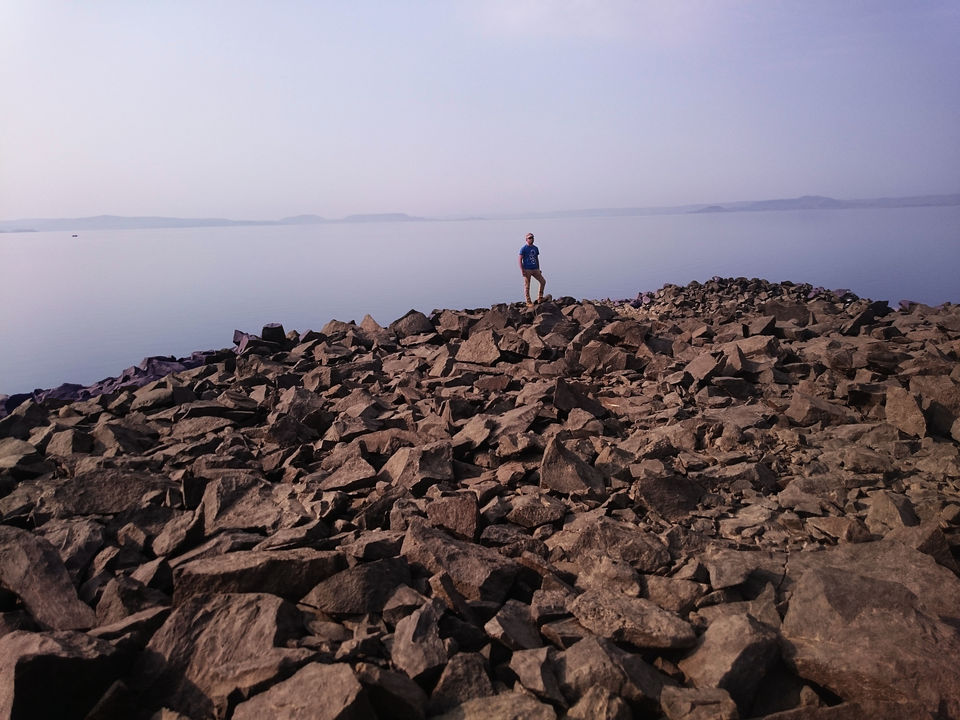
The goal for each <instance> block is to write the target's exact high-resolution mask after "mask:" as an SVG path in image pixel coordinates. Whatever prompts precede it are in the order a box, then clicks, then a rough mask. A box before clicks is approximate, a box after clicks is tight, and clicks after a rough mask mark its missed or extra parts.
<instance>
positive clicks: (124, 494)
mask: <svg viewBox="0 0 960 720" xmlns="http://www.w3.org/2000/svg"><path fill="white" fill-rule="evenodd" d="M177 487H178V486H177V483H175V482H173V481H172V480H170V479H169V478H166V477H163V476H160V475H151V474H150V473H144V472H130V471H128V470H93V471H90V472H85V473H81V474H80V475H77V476H76V477H75V478H73V479H71V480H67V481H66V482H64V483H63V484H62V485H59V486H58V487H57V488H56V490H54V492H53V498H52V500H51V506H52V509H53V512H54V514H55V515H57V516H61V517H63V516H73V515H115V514H117V513H121V512H124V511H127V510H139V509H140V507H141V505H142V502H141V501H142V498H143V496H144V495H146V494H147V493H151V492H158V491H159V492H164V491H166V490H171V489H176V488H177Z"/></svg>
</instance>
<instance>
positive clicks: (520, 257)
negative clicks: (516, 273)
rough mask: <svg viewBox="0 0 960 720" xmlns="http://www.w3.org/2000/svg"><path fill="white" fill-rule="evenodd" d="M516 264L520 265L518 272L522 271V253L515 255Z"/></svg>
mask: <svg viewBox="0 0 960 720" xmlns="http://www.w3.org/2000/svg"><path fill="white" fill-rule="evenodd" d="M517 265H519V266H520V272H523V254H522V253H521V254H520V255H517Z"/></svg>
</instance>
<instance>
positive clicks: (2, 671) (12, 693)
mask: <svg viewBox="0 0 960 720" xmlns="http://www.w3.org/2000/svg"><path fill="white" fill-rule="evenodd" d="M125 665H126V658H124V657H123V655H122V653H120V652H119V651H118V649H117V647H116V646H115V645H114V644H112V643H109V642H107V641H105V640H98V639H96V638H92V637H90V636H89V635H86V634H84V633H80V632H71V631H59V632H43V633H32V632H24V631H22V630H17V631H15V632H12V633H9V634H7V635H4V636H3V637H2V638H0V717H2V718H4V719H5V720H6V719H9V720H32V719H33V718H45V719H46V718H49V719H50V720H69V719H70V718H82V717H84V716H86V714H87V712H88V711H89V710H90V709H91V708H92V707H93V706H94V704H95V703H96V702H97V700H98V699H99V698H100V696H101V695H102V694H103V693H104V691H105V690H106V689H107V688H108V687H109V686H110V684H111V683H112V682H113V681H114V680H116V679H117V678H118V677H119V676H120V674H121V673H122V672H123V671H124V669H125Z"/></svg>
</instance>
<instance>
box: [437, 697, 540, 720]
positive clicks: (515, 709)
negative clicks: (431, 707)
mask: <svg viewBox="0 0 960 720" xmlns="http://www.w3.org/2000/svg"><path fill="white" fill-rule="evenodd" d="M556 717H557V713H556V712H554V710H553V708H552V707H550V706H549V705H547V704H546V703H542V702H540V701H539V700H537V699H536V698H534V697H533V696H531V695H528V694H527V693H522V692H508V693H502V694H500V695H492V696H490V697H484V698H476V699H474V700H468V701H467V702H465V703H463V704H462V705H458V706H457V707H455V708H453V710H450V711H449V712H446V713H444V714H443V715H437V716H436V720H556Z"/></svg>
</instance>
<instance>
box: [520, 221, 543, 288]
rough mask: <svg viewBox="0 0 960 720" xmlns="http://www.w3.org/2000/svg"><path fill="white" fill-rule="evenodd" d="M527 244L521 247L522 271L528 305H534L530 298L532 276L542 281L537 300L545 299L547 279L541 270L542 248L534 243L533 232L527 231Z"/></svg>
mask: <svg viewBox="0 0 960 720" xmlns="http://www.w3.org/2000/svg"><path fill="white" fill-rule="evenodd" d="M526 241H527V244H526V245H524V246H523V247H522V248H520V272H521V273H522V274H523V296H524V298H525V299H526V301H527V305H533V301H532V300H531V299H530V278H536V279H537V282H538V283H540V292H539V293H538V294H537V302H541V301H542V300H543V288H544V287H546V285H547V281H546V280H544V279H543V273H541V272H540V250H539V249H538V248H537V246H536V245H534V244H533V233H527V237H526Z"/></svg>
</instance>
